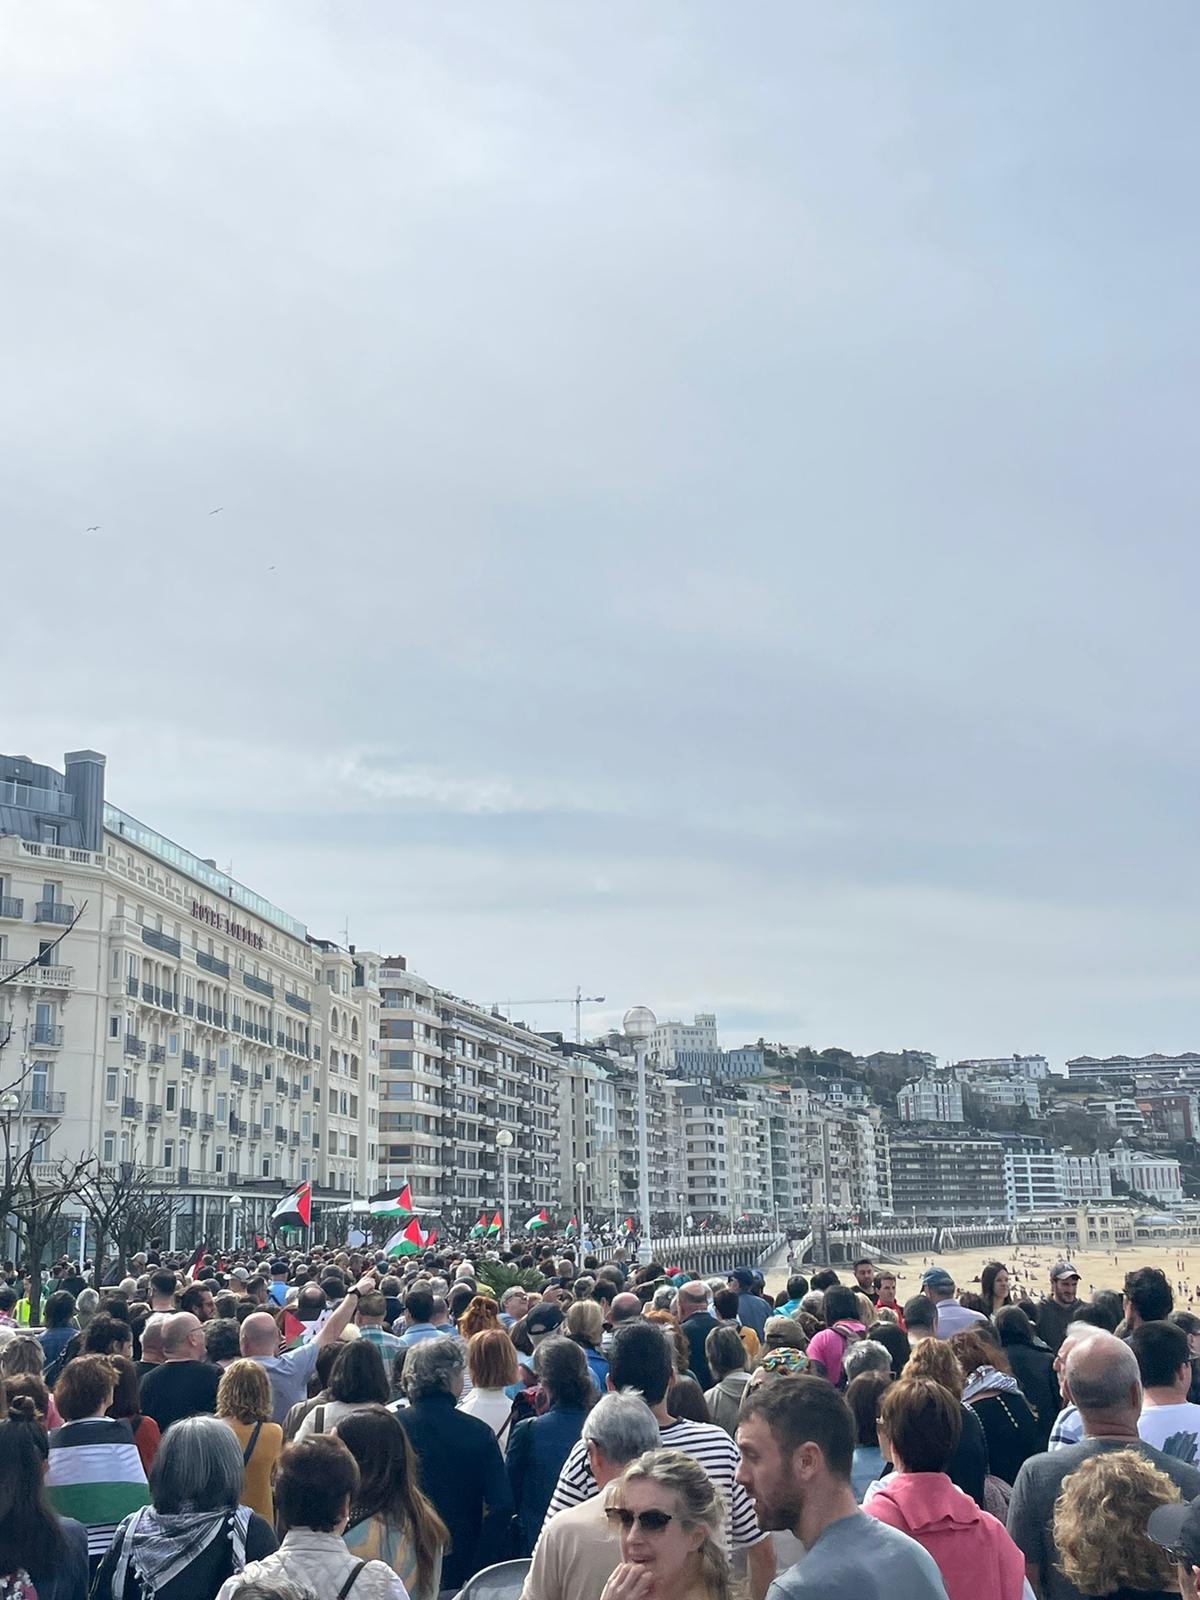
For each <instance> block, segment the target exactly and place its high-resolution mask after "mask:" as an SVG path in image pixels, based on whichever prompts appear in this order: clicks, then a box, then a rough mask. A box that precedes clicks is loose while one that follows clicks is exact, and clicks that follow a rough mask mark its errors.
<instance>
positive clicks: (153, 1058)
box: [150, 1044, 167, 1067]
mask: <svg viewBox="0 0 1200 1600" xmlns="http://www.w3.org/2000/svg"><path fill="white" fill-rule="evenodd" d="M166 1059H167V1047H166V1045H165V1044H152V1045H151V1046H150V1065H151V1066H157V1067H161V1066H162V1064H163V1062H164V1061H165V1060H166Z"/></svg>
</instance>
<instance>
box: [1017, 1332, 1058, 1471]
mask: <svg viewBox="0 0 1200 1600" xmlns="http://www.w3.org/2000/svg"><path fill="white" fill-rule="evenodd" d="M1004 1354H1005V1355H1006V1356H1007V1357H1008V1364H1009V1366H1010V1367H1011V1368H1012V1375H1013V1377H1014V1378H1015V1379H1016V1380H1017V1382H1018V1383H1019V1384H1020V1385H1021V1393H1022V1394H1023V1395H1024V1396H1025V1398H1026V1400H1028V1401H1029V1404H1030V1406H1031V1407H1032V1408H1033V1410H1034V1412H1035V1413H1036V1414H1037V1430H1038V1438H1039V1439H1040V1440H1041V1443H1040V1444H1039V1445H1038V1449H1039V1450H1044V1449H1045V1448H1046V1445H1047V1443H1048V1442H1049V1439H1050V1429H1051V1428H1052V1427H1053V1426H1054V1419H1055V1417H1056V1416H1057V1415H1058V1413H1059V1410H1060V1409H1061V1406H1062V1398H1061V1396H1060V1394H1059V1390H1058V1378H1057V1377H1056V1375H1055V1372H1054V1356H1053V1355H1052V1354H1051V1352H1050V1351H1049V1350H1047V1349H1046V1348H1045V1347H1044V1346H1042V1345H1036V1344H1006V1345H1005V1346H1004Z"/></svg>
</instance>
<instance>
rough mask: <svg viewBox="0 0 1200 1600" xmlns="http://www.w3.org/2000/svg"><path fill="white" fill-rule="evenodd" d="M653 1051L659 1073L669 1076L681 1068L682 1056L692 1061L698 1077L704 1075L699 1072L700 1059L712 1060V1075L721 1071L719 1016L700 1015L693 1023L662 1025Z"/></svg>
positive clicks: (652, 1041) (653, 1037) (653, 1038)
mask: <svg viewBox="0 0 1200 1600" xmlns="http://www.w3.org/2000/svg"><path fill="white" fill-rule="evenodd" d="M649 1051H650V1055H651V1057H655V1056H657V1058H658V1068H659V1071H660V1072H663V1073H666V1074H667V1076H668V1077H669V1076H671V1075H672V1074H673V1073H674V1072H675V1069H676V1067H677V1066H678V1065H679V1062H678V1057H679V1056H680V1055H681V1054H686V1055H687V1056H688V1057H689V1058H691V1066H692V1070H693V1075H695V1076H699V1075H700V1074H699V1072H697V1071H695V1065H696V1058H697V1057H707V1058H711V1060H712V1062H713V1063H714V1065H713V1067H712V1072H714V1073H715V1072H717V1071H719V1070H720V1065H721V1043H720V1040H719V1039H718V1037H717V1019H716V1015H715V1013H713V1012H710V1011H701V1012H697V1014H696V1017H695V1019H694V1020H693V1021H692V1022H660V1023H659V1024H658V1025H657V1026H656V1028H655V1029H654V1032H653V1033H652V1034H651V1035H650V1044H649Z"/></svg>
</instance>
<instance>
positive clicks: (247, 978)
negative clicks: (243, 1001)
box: [242, 972, 275, 1000]
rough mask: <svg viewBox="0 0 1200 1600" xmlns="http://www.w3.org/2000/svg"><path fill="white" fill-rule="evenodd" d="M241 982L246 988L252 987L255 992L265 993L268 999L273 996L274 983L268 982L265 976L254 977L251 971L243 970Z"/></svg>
mask: <svg viewBox="0 0 1200 1600" xmlns="http://www.w3.org/2000/svg"><path fill="white" fill-rule="evenodd" d="M242 982H243V983H244V984H245V985H246V987H247V989H252V990H253V991H254V993H255V994H261V995H265V996H266V998H267V999H268V1000H273V999H274V998H275V985H274V984H273V983H268V982H267V981H266V979H265V978H256V977H255V976H254V974H253V973H250V972H243V973H242Z"/></svg>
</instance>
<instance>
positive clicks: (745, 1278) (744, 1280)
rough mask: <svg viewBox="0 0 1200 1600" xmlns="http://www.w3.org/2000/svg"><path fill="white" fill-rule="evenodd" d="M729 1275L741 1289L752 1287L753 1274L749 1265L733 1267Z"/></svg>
mask: <svg viewBox="0 0 1200 1600" xmlns="http://www.w3.org/2000/svg"><path fill="white" fill-rule="evenodd" d="M729 1276H730V1277H731V1278H732V1279H733V1281H734V1283H740V1284H741V1286H742V1288H743V1289H752V1288H753V1287H754V1274H753V1273H752V1272H751V1271H750V1268H749V1267H734V1268H733V1270H732V1271H731V1272H730V1274H729Z"/></svg>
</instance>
